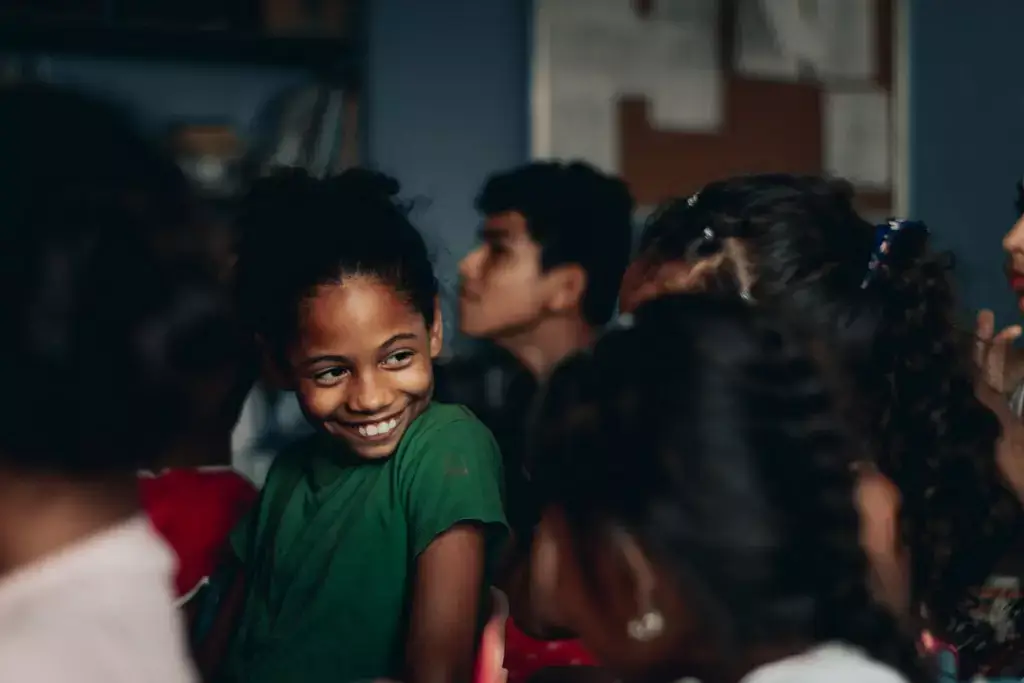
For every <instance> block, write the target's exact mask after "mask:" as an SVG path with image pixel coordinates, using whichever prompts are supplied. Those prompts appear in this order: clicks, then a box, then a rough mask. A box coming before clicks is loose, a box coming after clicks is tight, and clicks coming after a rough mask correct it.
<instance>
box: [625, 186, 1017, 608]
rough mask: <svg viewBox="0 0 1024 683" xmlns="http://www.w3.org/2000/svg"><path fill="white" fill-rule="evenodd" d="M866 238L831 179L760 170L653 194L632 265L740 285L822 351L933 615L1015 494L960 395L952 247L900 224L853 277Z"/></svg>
mask: <svg viewBox="0 0 1024 683" xmlns="http://www.w3.org/2000/svg"><path fill="white" fill-rule="evenodd" d="M875 246H876V236H875V229H874V228H873V226H871V225H869V224H868V223H867V222H865V221H864V220H863V219H862V218H861V217H860V216H859V215H858V214H857V213H856V211H855V209H854V207H853V205H852V192H851V190H850V188H849V186H848V185H846V184H845V183H839V182H835V181H828V180H823V179H821V178H817V177H801V176H791V175H761V176H751V177H742V178H734V179H729V180H724V181H720V182H715V183H712V184H711V185H709V186H708V187H706V188H704V189H703V190H702V191H701V192H700V193H699V195H697V196H695V197H694V198H691V199H690V200H680V201H675V202H672V203H670V204H668V205H666V206H665V207H664V208H662V210H661V211H660V212H658V213H657V214H656V215H655V216H654V217H653V219H652V221H651V222H650V224H649V225H648V227H647V229H646V231H645V234H644V236H643V238H642V241H641V254H640V259H639V261H640V263H646V264H658V263H664V262H668V261H686V262H689V263H690V264H691V265H694V266H695V267H694V268H693V269H692V270H693V272H694V274H695V275H694V277H695V279H696V280H699V281H696V282H693V283H692V285H693V286H694V287H697V288H699V287H706V288H714V289H717V290H720V291H731V292H734V293H735V292H741V293H747V294H748V298H750V299H752V300H753V301H756V302H757V305H758V306H764V307H768V308H772V309H774V310H775V311H777V312H778V313H780V314H782V315H784V316H785V317H787V318H789V319H791V321H792V322H793V324H794V325H795V326H796V328H797V329H799V330H800V331H801V332H802V333H803V334H804V335H806V336H807V337H809V338H811V339H813V340H815V342H816V343H818V344H819V345H820V346H821V347H822V348H824V349H827V350H828V353H826V354H824V355H826V356H827V360H828V361H830V365H831V366H832V369H833V370H835V371H836V372H837V373H838V379H839V380H840V381H841V382H842V384H843V385H845V386H846V387H847V388H848V391H847V392H845V396H844V397H843V398H845V403H846V405H844V406H843V407H844V412H847V413H848V414H849V417H850V419H851V420H852V421H853V425H854V426H855V427H856V430H857V433H858V434H862V435H865V436H864V439H865V443H863V444H862V446H863V448H864V450H865V451H866V452H868V453H872V454H874V457H875V458H876V465H877V466H878V468H879V469H880V470H881V471H882V473H884V474H885V475H886V476H887V477H889V478H890V479H891V480H892V481H893V482H894V483H895V484H896V486H897V487H898V488H899V490H900V492H901V496H902V506H901V515H900V522H901V527H902V529H901V531H902V534H903V537H904V541H905V542H906V543H907V545H908V546H909V549H910V552H911V562H912V567H911V583H912V586H911V589H912V599H913V600H914V601H915V604H918V605H927V607H928V609H929V611H930V612H931V614H932V616H933V617H935V618H936V620H937V621H938V622H940V623H941V622H944V621H945V620H946V619H948V617H949V614H950V613H951V612H952V611H955V609H956V604H957V603H958V602H959V601H960V600H962V599H963V598H964V597H965V591H966V590H967V588H968V587H969V586H972V585H975V583H976V582H980V581H982V580H984V579H985V578H986V577H987V576H988V573H989V572H990V571H991V570H992V568H993V566H994V564H995V562H996V560H997V559H998V557H999V556H1000V554H1001V553H1002V552H1004V551H1005V548H1006V545H1007V543H1009V542H1010V540H1011V539H1012V537H1013V535H1014V534H1015V533H1016V528H1017V525H1018V522H1019V518H1020V514H1019V509H1020V506H1019V503H1018V502H1017V499H1016V496H1015V495H1014V493H1013V492H1012V490H1011V489H1010V488H1009V487H1008V485H1007V484H1006V483H1005V481H1004V480H1003V478H1002V476H1001V474H1000V473H999V472H998V469H997V466H996V462H995V452H996V441H997V439H998V438H999V434H1000V428H999V425H998V422H997V419H996V417H995V416H994V415H993V414H992V413H991V412H990V411H989V410H988V409H987V408H985V407H984V406H983V405H982V404H981V403H980V402H979V401H978V399H977V397H976V396H975V393H974V377H973V368H972V365H971V363H970V349H969V342H970V337H969V336H968V335H966V334H963V333H961V332H960V331H959V330H958V329H957V326H956V310H957V309H956V301H955V297H954V294H953V288H952V285H951V281H950V271H951V269H952V259H951V258H950V257H949V256H948V255H946V254H940V253H935V252H932V251H931V250H930V249H929V248H928V240H927V231H926V230H924V229H916V230H904V231H901V232H900V233H897V234H895V235H894V237H893V239H892V242H891V244H889V252H888V254H887V255H886V257H885V262H884V267H883V268H880V269H878V270H877V271H873V272H872V274H871V276H870V277H866V276H867V275H868V268H867V267H868V263H869V261H870V259H871V256H872V253H873V252H874V249H875ZM701 265H704V266H706V267H705V268H703V269H701V268H700V267H696V266H701Z"/></svg>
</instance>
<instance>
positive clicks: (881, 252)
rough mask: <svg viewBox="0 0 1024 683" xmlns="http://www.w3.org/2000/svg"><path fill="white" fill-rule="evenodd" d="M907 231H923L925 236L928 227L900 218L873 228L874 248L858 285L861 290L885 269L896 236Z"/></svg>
mask: <svg viewBox="0 0 1024 683" xmlns="http://www.w3.org/2000/svg"><path fill="white" fill-rule="evenodd" d="M908 229H911V230H923V231H924V232H925V234H927V233H928V227H927V226H926V225H925V224H924V223H921V222H919V221H909V220H905V219H902V218H890V219H889V221H888V222H886V223H883V224H882V225H879V226H876V227H875V247H874V249H872V250H871V256H870V257H869V258H868V267H867V272H866V273H865V274H864V279H863V280H862V281H861V283H860V288H861V289H867V288H868V286H869V285H870V284H871V283H872V282H873V281H874V279H875V277H876V275H877V274H878V271H879V270H881V269H883V268H884V267H885V265H886V259H887V258H888V256H889V252H891V251H892V243H893V240H894V239H896V235H897V234H899V233H900V232H901V231H904V230H908Z"/></svg>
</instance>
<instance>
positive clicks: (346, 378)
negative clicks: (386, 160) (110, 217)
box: [200, 171, 506, 683]
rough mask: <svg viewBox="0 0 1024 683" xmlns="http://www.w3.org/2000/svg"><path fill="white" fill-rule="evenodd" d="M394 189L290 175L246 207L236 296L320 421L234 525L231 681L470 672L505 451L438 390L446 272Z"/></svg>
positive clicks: (225, 610) (211, 657) (220, 627)
mask: <svg viewBox="0 0 1024 683" xmlns="http://www.w3.org/2000/svg"><path fill="white" fill-rule="evenodd" d="M397 191H398V184H397V182H395V181H394V180H391V179H390V178H386V177H384V176H378V175H375V174H372V173H369V172H367V171H349V172H346V173H344V174H342V175H341V176H339V177H336V178H332V179H329V180H324V181H320V180H314V179H311V178H309V177H308V176H306V175H305V174H304V173H290V174H288V175H286V176H281V177H277V178H274V179H271V180H268V181H265V182H264V183H263V184H262V185H261V186H259V187H257V188H255V189H254V191H253V193H252V197H251V199H250V202H249V205H248V206H247V208H246V210H245V212H244V214H243V217H242V226H243V231H244V232H243V238H242V239H243V245H242V248H241V253H240V257H239V263H238V268H239V270H238V274H237V275H238V284H239V287H240V299H241V300H240V304H241V308H242V311H243V314H244V315H245V316H246V318H247V319H248V320H249V321H250V322H251V324H252V326H253V331H254V332H255V333H256V334H257V336H258V337H259V339H260V341H261V342H262V344H263V345H264V347H265V349H266V350H267V352H268V354H270V355H271V356H272V358H273V359H274V361H275V362H276V364H277V366H278V367H279V369H280V370H281V373H282V375H283V376H285V377H286V378H287V379H288V381H289V382H290V384H291V387H292V388H293V389H294V390H295V392H296V394H297V396H298V399H299V404H300V405H301V407H302V410H303V412H304V414H305V415H306V417H307V419H308V420H309V421H310V423H311V424H312V425H313V426H314V427H315V428H316V434H315V435H313V436H312V437H309V438H307V439H305V440H302V441H300V442H298V443H297V444H295V445H294V447H292V448H291V449H289V450H287V451H286V452H285V453H284V454H283V455H281V456H279V457H278V458H277V459H276V461H275V462H274V464H273V466H272V467H271V470H270V472H269V473H268V475H267V481H266V485H265V488H264V490H263V493H262V495H261V498H260V501H259V503H258V505H257V506H256V509H255V510H254V511H253V513H251V514H250V518H249V519H248V520H246V521H244V522H243V523H242V524H241V525H240V526H239V527H238V528H237V529H236V531H235V532H234V533H233V535H232V538H231V545H232V549H233V551H234V556H235V558H236V560H237V562H238V564H237V568H236V570H235V571H234V572H233V575H234V579H233V581H232V582H231V586H230V588H229V589H228V590H227V591H226V594H225V597H224V599H223V600H222V601H221V608H220V610H219V614H218V616H217V618H216V619H215V622H214V625H213V628H212V630H211V632H210V634H209V636H208V637H207V638H206V642H205V647H203V648H201V652H200V655H201V660H202V661H203V663H204V664H205V665H206V667H207V668H214V669H216V670H217V673H218V675H219V680H223V681H246V682H247V683H277V682H283V681H288V682H289V683H291V682H294V681H310V682H317V681H331V682H332V683H334V682H343V681H354V680H361V679H372V678H379V677H391V678H398V679H400V680H403V681H409V682H417V681H428V682H433V681H437V682H439V683H440V682H442V681H444V682H448V681H463V680H468V679H469V678H470V677H471V676H472V669H473V655H474V647H475V643H476V636H477V634H478V628H479V625H480V623H481V620H480V616H481V614H482V611H483V609H484V607H485V604H486V602H485V601H483V600H482V599H481V598H482V597H483V596H484V595H486V593H485V590H486V586H487V584H488V581H487V577H488V573H489V569H490V567H491V564H492V562H491V560H492V559H493V558H495V555H496V552H497V551H500V546H501V545H502V541H503V540H504V537H505V529H506V527H505V518H504V513H503V511H502V500H501V483H500V482H501V462H500V456H499V453H498V448H497V446H496V445H495V442H494V439H493V438H492V436H491V434H490V432H488V431H487V429H486V428H485V427H484V426H483V425H482V424H481V423H480V422H479V421H478V420H477V419H476V418H475V417H473V415H472V414H471V413H470V412H469V411H468V410H466V409H465V408H462V407H461V406H454V405H442V404H438V403H433V402H432V401H431V395H432V393H433V387H434V379H433V371H432V361H433V359H435V358H436V357H437V356H438V354H439V353H440V351H441V330H442V324H441V313H440V309H439V306H438V301H437V295H438V285H437V280H436V278H435V277H434V273H433V270H432V267H431V264H430V260H429V258H428V255H427V250H426V247H425V245H424V242H423V239H422V237H421V236H420V235H419V234H418V233H417V231H416V230H415V228H414V227H413V226H412V224H411V223H410V222H409V220H408V218H407V216H406V211H405V210H404V209H403V207H402V206H400V205H399V204H398V203H397V202H396V201H395V200H394V198H393V197H394V195H395V194H396V193H397ZM222 643H223V644H226V645H227V647H226V656H225V657H224V658H223V659H221V658H219V657H217V656H216V655H217V650H218V649H219V646H220V644H222ZM211 662H218V663H219V664H218V665H217V666H215V667H210V663H211Z"/></svg>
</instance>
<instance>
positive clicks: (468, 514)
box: [399, 411, 507, 557]
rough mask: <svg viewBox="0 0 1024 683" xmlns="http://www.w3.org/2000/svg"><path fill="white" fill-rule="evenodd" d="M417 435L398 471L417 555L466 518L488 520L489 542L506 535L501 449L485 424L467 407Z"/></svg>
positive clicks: (475, 520)
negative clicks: (463, 411) (462, 412)
mask: <svg viewBox="0 0 1024 683" xmlns="http://www.w3.org/2000/svg"><path fill="white" fill-rule="evenodd" d="M418 440H419V443H418V444H416V447H415V448H412V449H410V452H409V453H407V458H406V459H405V462H404V463H403V467H402V471H401V474H400V476H399V485H400V487H401V491H400V494H401V496H402V499H403V502H404V505H405V508H406V511H407V514H408V516H409V536H410V543H411V546H412V551H413V556H414V557H418V556H419V555H420V553H422V552H423V551H424V550H426V549H427V546H429V545H430V543H431V542H432V541H433V540H434V539H435V538H437V537H438V536H439V535H441V534H443V533H444V532H445V531H447V530H448V529H450V528H452V527H453V526H455V525H456V524H459V523H462V522H477V523H479V524H482V525H484V526H485V527H486V531H487V535H488V546H489V547H493V546H494V545H495V544H496V543H497V542H500V541H501V540H504V537H505V535H506V534H507V525H506V522H505V511H504V509H503V506H502V481H503V479H502V465H501V454H500V452H499V451H498V445H497V443H496V442H495V440H494V437H493V436H492V435H491V432H490V431H489V430H488V429H487V427H485V426H484V425H483V423H481V422H480V421H479V420H477V419H476V418H475V417H473V416H472V414H470V413H469V412H468V411H467V412H465V413H464V415H463V416H460V417H459V418H457V419H453V420H451V421H449V422H446V423H444V424H441V425H437V427H436V428H434V429H431V430H430V432H429V433H426V434H423V435H421V436H420V437H419V439H418Z"/></svg>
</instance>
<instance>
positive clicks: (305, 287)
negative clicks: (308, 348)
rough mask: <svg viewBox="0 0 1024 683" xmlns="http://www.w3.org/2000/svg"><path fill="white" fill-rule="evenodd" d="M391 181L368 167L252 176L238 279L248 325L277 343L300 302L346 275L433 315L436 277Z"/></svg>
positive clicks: (287, 333) (290, 329)
mask: <svg viewBox="0 0 1024 683" xmlns="http://www.w3.org/2000/svg"><path fill="white" fill-rule="evenodd" d="M398 192H399V185H398V181H396V180H395V179H393V178H390V177H388V176H385V175H382V174H379V173H375V172H372V171H369V170H366V169H352V170H348V171H345V172H344V173H341V174H340V175H338V176H335V177H332V178H327V179H324V180H319V179H316V178H313V177H311V176H309V175H308V174H307V173H306V172H305V171H304V170H299V169H288V170H281V171H280V172H278V173H276V174H274V175H272V176H271V177H269V178H266V179H264V180H261V181H259V182H257V183H256V184H255V185H254V186H253V188H252V190H251V191H250V193H249V196H248V198H247V200H246V202H245V205H244V207H243V210H242V212H241V215H240V217H239V233H240V245H239V255H238V263H237V266H236V268H237V277H236V286H237V290H238V300H239V306H240V310H241V314H242V316H243V317H244V318H245V320H246V322H247V324H248V325H249V326H250V328H251V330H252V331H253V332H254V333H255V334H257V335H259V336H260V337H261V338H262V339H263V340H264V341H265V342H266V343H267V344H269V345H270V346H271V347H272V348H273V349H275V350H277V351H280V350H281V349H282V347H283V346H284V345H287V344H288V343H289V342H290V341H291V336H292V335H293V334H294V331H295V325H296V322H297V315H298V306H299V305H300V302H301V301H302V300H303V299H304V298H305V297H307V296H309V294H310V293H311V292H312V290H313V289H314V288H315V287H317V286H318V285H323V284H334V283H339V282H341V281H342V280H343V279H344V278H346V277H350V276H354V275H364V276H370V277H374V278H377V279H379V280H380V281H381V282H383V283H385V284H387V285H389V286H391V287H393V288H394V289H395V291H396V292H398V293H399V294H400V295H402V296H403V297H404V298H405V299H406V300H407V301H408V302H409V304H410V305H411V306H412V307H413V308H414V309H415V310H417V311H418V312H420V313H421V314H422V315H423V317H424V321H425V323H426V324H427V326H428V327H429V326H430V325H431V324H432V323H433V321H434V315H435V306H436V303H437V301H436V300H437V295H438V282H437V278H436V277H435V276H434V271H433V266H432V264H431V260H430V255H429V253H428V251H427V247H426V244H425V242H424V240H423V237H422V235H421V234H420V233H419V232H418V231H417V230H416V228H415V227H414V226H413V225H412V223H411V222H410V220H409V217H408V207H407V206H406V205H405V204H403V203H402V202H401V201H399V200H398V199H397V195H398Z"/></svg>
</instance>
